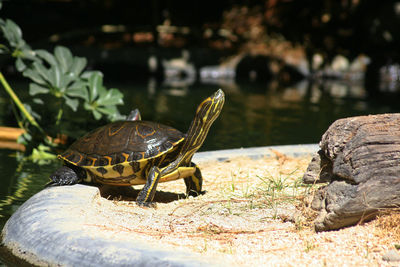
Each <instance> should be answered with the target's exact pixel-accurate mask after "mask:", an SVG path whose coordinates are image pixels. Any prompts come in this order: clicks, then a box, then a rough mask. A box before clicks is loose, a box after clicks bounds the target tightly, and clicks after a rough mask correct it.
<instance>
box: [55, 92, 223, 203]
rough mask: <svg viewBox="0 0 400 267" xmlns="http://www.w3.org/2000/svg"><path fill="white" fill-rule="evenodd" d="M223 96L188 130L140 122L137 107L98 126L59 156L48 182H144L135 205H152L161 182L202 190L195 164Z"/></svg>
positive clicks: (192, 192)
mask: <svg viewBox="0 0 400 267" xmlns="http://www.w3.org/2000/svg"><path fill="white" fill-rule="evenodd" d="M224 101H225V95H224V92H223V91H222V90H221V89H219V90H218V91H216V92H215V93H214V94H213V95H211V96H210V97H208V98H206V99H205V100H204V101H203V102H202V103H201V104H200V105H199V106H198V108H197V111H196V114H195V117H194V119H193V121H192V122H191V125H190V127H189V129H188V131H187V133H186V134H184V133H182V132H180V131H179V130H177V129H175V128H173V127H170V126H167V125H163V124H161V123H157V122H151V121H142V120H141V116H140V112H139V111H138V110H134V111H132V112H131V113H130V115H129V116H128V118H127V119H126V120H125V121H117V122H112V123H110V124H107V125H105V126H103V127H100V128H97V129H95V130H93V131H91V132H89V133H87V134H86V135H84V136H83V137H81V138H79V139H78V140H76V141H75V142H74V143H73V144H72V145H71V146H70V147H69V148H68V149H67V150H66V151H64V152H63V153H61V154H60V155H58V158H59V159H61V160H63V162H64V165H63V166H62V167H60V168H59V169H57V170H56V171H55V172H54V173H53V174H51V175H50V179H51V181H50V182H49V184H48V186H62V185H73V184H77V183H81V182H84V183H96V184H107V185H115V186H133V185H140V184H144V187H143V189H142V190H141V191H140V192H139V194H138V196H137V198H136V203H137V204H138V205H139V206H152V205H153V202H152V201H153V198H154V195H155V192H156V187H157V184H158V183H159V182H167V181H172V180H177V179H180V178H183V179H184V181H185V184H186V195H187V196H197V195H199V194H202V191H201V190H202V180H203V179H202V175H201V171H200V169H199V167H198V166H197V165H196V164H195V163H193V162H192V157H193V155H194V153H195V152H196V151H197V150H198V149H199V148H200V147H201V146H202V144H203V142H204V140H205V138H206V136H207V134H208V131H209V129H210V126H211V124H212V123H213V122H214V121H215V119H217V117H218V116H219V114H220V112H221V110H222V107H223V105H224Z"/></svg>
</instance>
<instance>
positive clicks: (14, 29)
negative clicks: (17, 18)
mask: <svg viewBox="0 0 400 267" xmlns="http://www.w3.org/2000/svg"><path fill="white" fill-rule="evenodd" d="M4 27H5V30H4V31H3V33H4V37H5V38H6V39H7V40H8V41H9V42H10V45H11V46H13V47H19V45H20V44H21V42H22V41H23V39H22V31H21V28H20V27H19V26H18V25H17V24H16V23H15V22H14V21H12V20H10V19H7V20H6V24H5V26H4ZM23 42H25V41H23Z"/></svg>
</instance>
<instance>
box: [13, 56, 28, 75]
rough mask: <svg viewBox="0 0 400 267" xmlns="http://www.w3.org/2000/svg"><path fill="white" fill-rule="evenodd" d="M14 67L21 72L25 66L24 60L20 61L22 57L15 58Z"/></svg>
mask: <svg viewBox="0 0 400 267" xmlns="http://www.w3.org/2000/svg"><path fill="white" fill-rule="evenodd" d="M15 67H16V68H17V70H18V71H19V72H23V71H24V70H25V68H26V65H25V63H24V61H22V59H21V58H20V57H18V58H17V60H15Z"/></svg>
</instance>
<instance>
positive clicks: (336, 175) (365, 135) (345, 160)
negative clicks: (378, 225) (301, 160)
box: [303, 114, 400, 231]
mask: <svg viewBox="0 0 400 267" xmlns="http://www.w3.org/2000/svg"><path fill="white" fill-rule="evenodd" d="M303 181H304V183H308V184H311V183H320V182H328V185H326V186H324V187H322V188H320V189H319V191H318V192H317V194H316V195H315V196H314V199H313V202H312V208H313V209H315V210H318V211H319V215H318V218H317V219H316V220H315V229H316V230H317V231H325V230H332V229H338V228H341V227H344V226H349V225H354V224H357V223H358V222H360V221H363V220H368V219H371V218H373V217H374V216H375V215H376V214H377V213H378V212H379V211H380V210H383V209H387V208H393V207H400V114H383V115H373V116H361V117H352V118H346V119H341V120H337V121H336V122H334V123H333V124H332V125H331V126H330V127H329V129H328V130H327V131H326V132H325V134H324V135H323V136H322V140H321V142H320V151H318V153H317V155H315V156H314V158H313V159H312V161H311V163H310V164H309V166H308V169H307V171H306V173H305V174H304V177H303Z"/></svg>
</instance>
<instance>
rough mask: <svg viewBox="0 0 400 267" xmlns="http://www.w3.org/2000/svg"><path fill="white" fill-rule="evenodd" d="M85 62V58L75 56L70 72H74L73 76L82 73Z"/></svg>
mask: <svg viewBox="0 0 400 267" xmlns="http://www.w3.org/2000/svg"><path fill="white" fill-rule="evenodd" d="M86 64H87V60H86V58H83V57H75V58H74V61H73V63H72V66H71V72H72V73H73V74H74V76H76V77H78V76H79V75H80V74H81V73H82V71H83V69H84V68H85V67H86Z"/></svg>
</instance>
